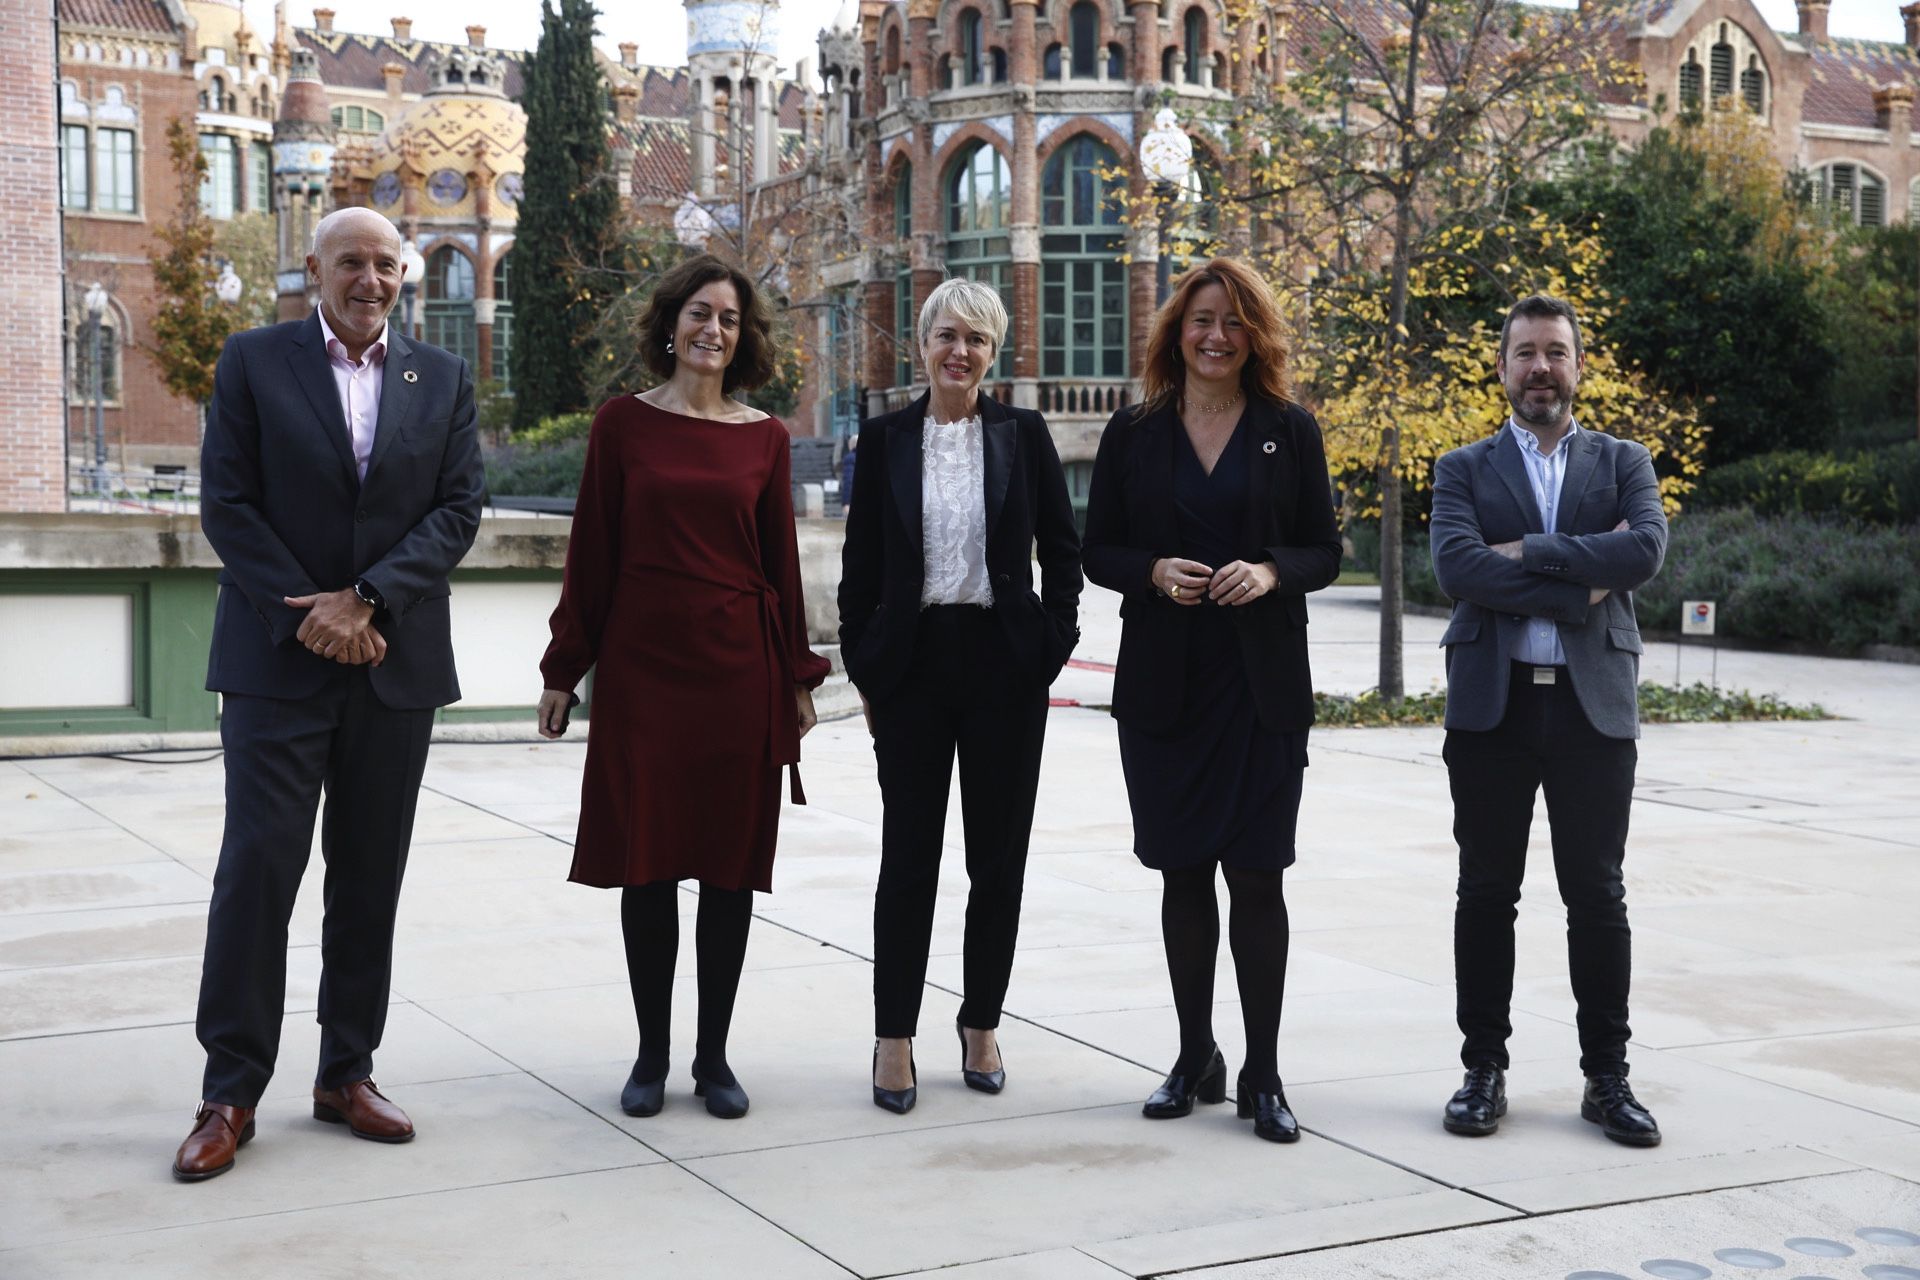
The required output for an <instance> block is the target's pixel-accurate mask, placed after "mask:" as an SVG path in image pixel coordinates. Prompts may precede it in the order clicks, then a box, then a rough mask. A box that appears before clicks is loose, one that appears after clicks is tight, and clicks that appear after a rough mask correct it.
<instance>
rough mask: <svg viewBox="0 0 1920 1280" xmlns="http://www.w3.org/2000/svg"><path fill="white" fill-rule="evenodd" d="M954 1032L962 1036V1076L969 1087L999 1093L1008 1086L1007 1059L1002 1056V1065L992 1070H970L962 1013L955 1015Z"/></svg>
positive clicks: (984, 1091) (983, 1091)
mask: <svg viewBox="0 0 1920 1280" xmlns="http://www.w3.org/2000/svg"><path fill="white" fill-rule="evenodd" d="M953 1034H955V1035H956V1036H959V1037H960V1078H961V1079H962V1080H964V1081H966V1082H967V1088H969V1089H978V1090H979V1091H980V1092H982V1093H998V1092H1000V1091H1001V1090H1002V1089H1004V1088H1006V1087H1007V1060H1006V1059H1005V1058H1002V1059H1001V1060H1000V1065H999V1066H998V1067H997V1068H995V1069H994V1070H992V1071H969V1070H968V1069H967V1032H966V1029H965V1028H964V1027H962V1026H961V1025H960V1015H959V1014H957V1013H956V1014H954V1015H953Z"/></svg>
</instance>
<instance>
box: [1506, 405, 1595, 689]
mask: <svg viewBox="0 0 1920 1280" xmlns="http://www.w3.org/2000/svg"><path fill="white" fill-rule="evenodd" d="M1507 430H1509V431H1511V432H1513V442H1514V443H1515V444H1517V445H1519V446H1520V459H1521V461H1523V462H1525V463H1526V464H1527V479H1528V481H1529V482H1531V483H1532V485H1533V502H1534V505H1535V506H1537V507H1539V508H1540V520H1541V522H1542V526H1543V529H1544V531H1545V532H1547V533H1558V532H1559V531H1560V530H1559V528H1558V527H1557V526H1558V524H1559V520H1560V488H1561V486H1562V485H1564V484H1565V483H1566V479H1567V458H1568V456H1569V450H1568V448H1567V446H1568V445H1570V444H1572V443H1573V437H1574V435H1575V434H1576V433H1578V432H1579V430H1580V428H1579V427H1578V426H1577V425H1575V424H1573V423H1568V424H1567V434H1565V435H1563V436H1561V437H1560V443H1559V444H1558V445H1556V446H1554V449H1553V452H1552V453H1542V452H1540V437H1539V436H1536V435H1535V434H1533V432H1531V431H1529V430H1527V429H1526V428H1525V427H1523V426H1521V425H1520V424H1519V423H1517V422H1515V421H1514V420H1513V419H1512V418H1508V419H1507ZM1526 622H1527V625H1526V630H1525V631H1523V632H1522V633H1521V635H1520V650H1519V652H1518V653H1516V654H1514V655H1513V656H1514V657H1515V658H1516V659H1518V660H1519V661H1521V662H1527V663H1531V664H1533V665H1534V666H1537V667H1558V666H1564V665H1566V661H1567V651H1566V650H1565V649H1563V648H1561V647H1560V627H1559V624H1557V623H1555V622H1554V621H1553V619H1551V618H1528V619H1527V620H1526Z"/></svg>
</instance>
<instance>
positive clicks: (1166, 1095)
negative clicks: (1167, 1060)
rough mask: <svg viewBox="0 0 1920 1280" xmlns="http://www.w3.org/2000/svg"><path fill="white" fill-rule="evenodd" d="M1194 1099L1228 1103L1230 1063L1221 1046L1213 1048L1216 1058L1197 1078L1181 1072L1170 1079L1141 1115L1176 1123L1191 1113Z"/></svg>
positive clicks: (1155, 1091) (1156, 1093) (1144, 1107)
mask: <svg viewBox="0 0 1920 1280" xmlns="http://www.w3.org/2000/svg"><path fill="white" fill-rule="evenodd" d="M1195 1098H1198V1099H1199V1100H1200V1101H1202V1102H1207V1103H1213V1102H1225V1101H1226V1100H1227V1060H1226V1059H1225V1058H1223V1057H1221V1056H1220V1046H1219V1045H1215V1046H1213V1055H1212V1056H1211V1057H1209V1058H1208V1059H1207V1065H1206V1066H1205V1067H1203V1068H1201V1070H1200V1074H1199V1075H1198V1076H1185V1075H1181V1074H1179V1073H1178V1072H1175V1073H1174V1074H1173V1075H1170V1076H1168V1077H1167V1079H1166V1083H1164V1084H1162V1085H1161V1086H1160V1087H1159V1088H1158V1089H1155V1090H1154V1091H1153V1096H1152V1097H1150V1098H1148V1099H1147V1103H1146V1105H1145V1106H1143V1107H1141V1108H1140V1114H1141V1115H1143V1116H1145V1117H1147V1119H1149V1120H1177V1119H1179V1118H1180V1117H1181V1116H1184V1115H1189V1114H1191V1113H1192V1111H1193V1100H1194V1099H1195Z"/></svg>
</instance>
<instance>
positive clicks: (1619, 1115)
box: [1580, 1072, 1660, 1147]
mask: <svg viewBox="0 0 1920 1280" xmlns="http://www.w3.org/2000/svg"><path fill="white" fill-rule="evenodd" d="M1580 1118H1581V1119H1582V1120H1589V1121H1591V1122H1593V1123H1594V1124H1597V1125H1599V1126H1600V1131H1601V1132H1602V1133H1604V1134H1606V1135H1607V1136H1608V1137H1609V1138H1612V1139H1613V1140H1614V1141H1615V1142H1618V1143H1621V1144H1623V1145H1625V1146H1629V1147H1657V1146H1659V1145H1660V1126H1659V1125H1658V1124H1656V1123H1654V1119H1653V1113H1652V1112H1650V1111H1648V1110H1647V1109H1646V1108H1645V1107H1643V1106H1641V1105H1640V1100H1639V1099H1638V1098H1636V1097H1634V1096H1633V1090H1631V1089H1629V1088H1627V1077H1626V1076H1625V1075H1623V1074H1621V1073H1619V1072H1607V1073H1606V1074H1604V1075H1597V1076H1588V1077H1587V1089H1586V1093H1585V1094H1584V1095H1582V1097H1581V1099H1580Z"/></svg>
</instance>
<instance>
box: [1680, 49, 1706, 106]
mask: <svg viewBox="0 0 1920 1280" xmlns="http://www.w3.org/2000/svg"><path fill="white" fill-rule="evenodd" d="M1705 85H1706V73H1705V72H1704V71H1703V70H1702V69H1701V66H1700V58H1699V56H1698V55H1697V54H1695V53H1694V51H1693V50H1691V49H1689V50H1687V60H1686V61H1685V62H1683V63H1681V64H1680V108H1681V110H1683V111H1698V110H1699V109H1700V103H1701V101H1702V98H1701V91H1702V89H1703V88H1704V87H1705Z"/></svg>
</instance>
